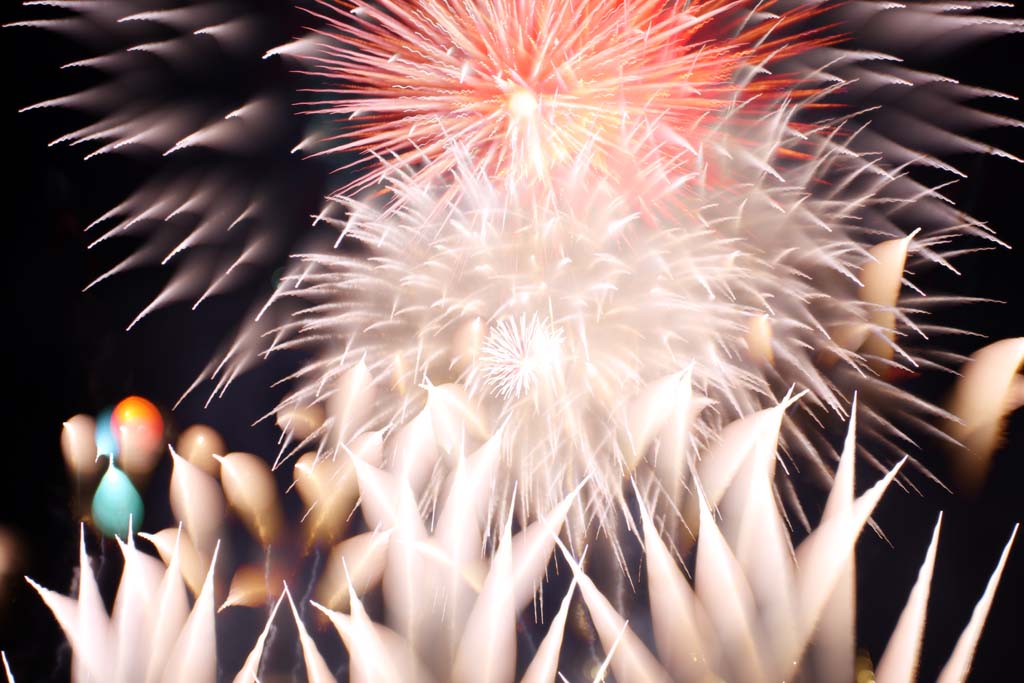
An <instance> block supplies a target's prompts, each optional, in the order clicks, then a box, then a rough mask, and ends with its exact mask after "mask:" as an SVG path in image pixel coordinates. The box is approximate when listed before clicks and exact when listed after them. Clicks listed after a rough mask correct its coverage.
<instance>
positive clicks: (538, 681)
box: [519, 579, 576, 683]
mask: <svg viewBox="0 0 1024 683" xmlns="http://www.w3.org/2000/svg"><path fill="white" fill-rule="evenodd" d="M575 593H576V580H575V579H573V581H572V584H570V585H569V590H568V591H567V592H566V594H565V597H564V598H562V604H561V606H560V607H559V608H558V613H557V614H555V618H554V619H552V620H551V624H550V625H549V626H548V632H547V633H546V634H544V640H542V641H541V643H540V646H539V647H538V648H537V652H536V653H535V654H534V655H533V660H531V661H530V665H529V666H528V667H527V668H526V672H525V673H524V674H523V677H522V679H521V680H520V681H519V683H557V680H556V679H557V675H558V655H559V653H560V652H561V651H562V639H563V637H564V636H565V622H566V619H567V618H568V616H569V606H570V605H571V604H572V597H573V595H574V594H575Z"/></svg>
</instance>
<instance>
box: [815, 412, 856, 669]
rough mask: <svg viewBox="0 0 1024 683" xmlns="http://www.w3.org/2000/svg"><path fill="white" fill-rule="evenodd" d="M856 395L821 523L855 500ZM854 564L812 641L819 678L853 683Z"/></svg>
mask: <svg viewBox="0 0 1024 683" xmlns="http://www.w3.org/2000/svg"><path fill="white" fill-rule="evenodd" d="M856 434H857V395H856V394H854V397H853V405H852V406H851V408H850V424H849V426H848V427H847V432H846V440H845V442H844V443H843V452H842V455H841V456H840V458H839V465H838V467H837V468H836V473H835V477H834V480H833V482H832V489H831V491H830V492H829V496H828V501H827V502H826V503H825V511H824V513H823V514H822V523H824V522H826V521H828V520H833V519H836V518H838V517H841V516H843V515H849V514H850V511H851V510H852V508H853V500H854V460H855V456H856V451H857V443H856ZM856 585H857V584H856V567H855V563H854V562H850V563H849V565H848V566H847V567H845V568H844V569H843V570H842V572H841V573H840V575H839V578H838V579H837V580H836V587H835V590H833V591H832V595H830V596H829V597H828V601H827V604H826V606H825V607H824V608H823V612H822V615H821V621H820V622H819V623H818V626H817V629H816V630H815V632H814V635H813V638H812V640H813V641H814V649H813V652H812V653H813V657H814V664H813V665H814V667H815V668H814V671H815V674H816V675H817V676H818V677H819V678H821V679H822V680H828V681H835V682H836V683H853V675H854V670H855V668H856V655H857V647H856V634H855V631H856V625H855V620H856Z"/></svg>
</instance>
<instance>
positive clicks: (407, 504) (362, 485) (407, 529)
mask: <svg viewBox="0 0 1024 683" xmlns="http://www.w3.org/2000/svg"><path fill="white" fill-rule="evenodd" d="M350 462H351V463H352V464H353V466H354V467H355V470H356V480H357V481H358V483H359V500H360V505H361V507H362V509H363V514H364V515H365V516H366V522H367V526H369V527H371V528H376V529H398V528H401V529H402V530H403V534H408V533H413V534H414V535H415V536H417V537H419V536H421V535H425V534H426V530H425V529H424V528H423V523H422V522H421V521H419V520H420V517H419V513H418V512H415V510H416V501H415V498H414V497H413V494H412V491H411V490H409V487H408V485H406V484H404V482H401V480H400V478H399V477H397V476H395V475H393V474H391V473H390V472H386V471H384V470H381V469H378V468H376V467H374V466H373V465H370V464H368V463H366V462H363V461H362V460H360V459H359V458H356V457H352V458H351V460H350Z"/></svg>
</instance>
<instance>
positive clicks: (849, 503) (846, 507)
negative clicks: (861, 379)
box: [822, 395, 857, 523]
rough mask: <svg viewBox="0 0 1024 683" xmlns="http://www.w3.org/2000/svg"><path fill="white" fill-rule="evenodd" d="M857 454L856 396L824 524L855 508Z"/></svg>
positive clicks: (823, 517) (827, 503)
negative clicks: (855, 465)
mask: <svg viewBox="0 0 1024 683" xmlns="http://www.w3.org/2000/svg"><path fill="white" fill-rule="evenodd" d="M856 453H857V396H856V395H854V397H853V406H852V407H851V408H850V424H849V426H848V427H847V429H846V439H845V441H843V452H842V455H840V457H839V466H838V467H837V468H836V474H835V478H834V480H833V482H832V489H831V490H830V491H829V494H828V500H827V501H826V503H825V512H824V513H823V514H822V522H823V523H824V522H825V521H826V520H830V519H833V518H836V517H839V516H842V515H846V514H849V512H850V510H851V508H852V507H853V498H854V481H855V480H854V464H855V463H854V461H855V460H856Z"/></svg>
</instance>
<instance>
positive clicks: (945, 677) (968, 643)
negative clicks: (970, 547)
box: [936, 524, 1020, 683]
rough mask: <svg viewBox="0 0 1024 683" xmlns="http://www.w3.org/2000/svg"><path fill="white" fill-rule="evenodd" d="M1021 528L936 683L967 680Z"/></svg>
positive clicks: (993, 574) (1011, 535)
mask: <svg viewBox="0 0 1024 683" xmlns="http://www.w3.org/2000/svg"><path fill="white" fill-rule="evenodd" d="M1019 528H1020V524H1016V525H1014V527H1013V532H1012V533H1011V534H1010V539H1009V540H1008V541H1007V542H1006V546H1005V547H1003V553H1002V555H1000V557H999V564H997V565H996V568H995V571H993V572H992V576H991V578H989V580H988V585H987V586H985V592H984V593H983V594H982V596H981V599H980V600H978V604H977V605H975V606H974V611H973V612H972V613H971V620H970V621H969V622H968V623H967V627H966V628H965V629H964V630H963V633H961V634H960V638H959V639H958V640H957V641H956V647H954V648H953V654H952V655H950V658H949V661H948V662H946V665H945V666H944V667H942V671H941V672H940V673H939V678H938V680H937V681H936V683H963V682H964V681H966V680H967V674H969V673H970V671H971V661H972V660H973V659H974V651H975V649H977V647H978V639H980V638H981V630H982V628H983V627H984V625H985V619H987V618H988V612H989V610H990V609H991V608H992V601H993V600H994V599H995V596H996V588H998V587H999V580H1000V578H1002V575H1003V569H1004V568H1005V567H1006V560H1007V558H1008V557H1009V556H1010V548H1012V547H1013V541H1014V539H1015V538H1017V530H1018V529H1019Z"/></svg>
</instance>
